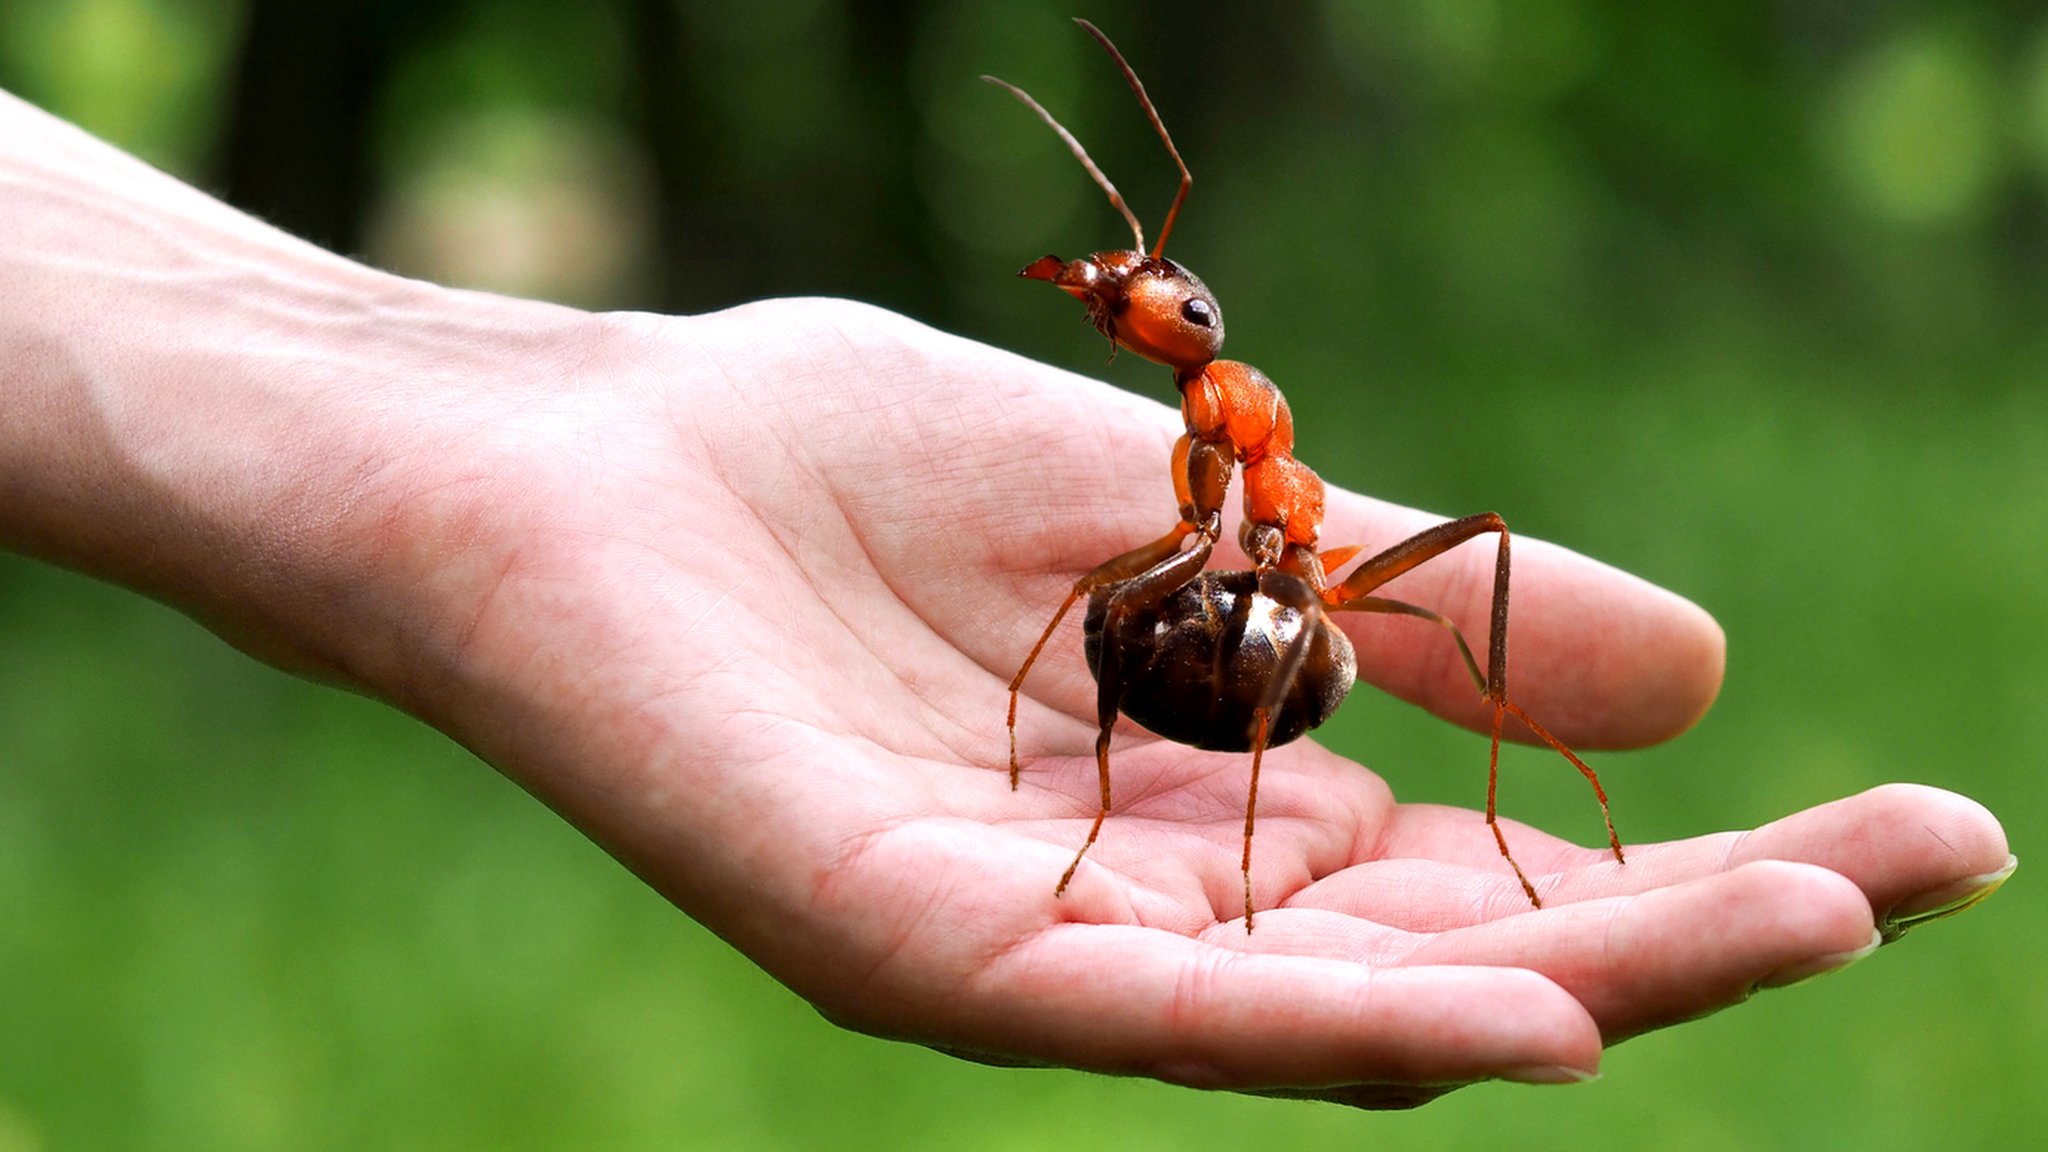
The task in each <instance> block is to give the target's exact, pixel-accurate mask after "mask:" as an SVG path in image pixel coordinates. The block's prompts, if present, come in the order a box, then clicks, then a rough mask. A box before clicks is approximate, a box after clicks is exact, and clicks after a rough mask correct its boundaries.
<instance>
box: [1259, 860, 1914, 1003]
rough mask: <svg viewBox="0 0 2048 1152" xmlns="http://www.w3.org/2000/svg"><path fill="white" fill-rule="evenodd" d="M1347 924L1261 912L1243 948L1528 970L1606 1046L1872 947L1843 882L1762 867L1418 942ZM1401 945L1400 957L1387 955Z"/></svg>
mask: <svg viewBox="0 0 2048 1152" xmlns="http://www.w3.org/2000/svg"><path fill="white" fill-rule="evenodd" d="M1347 919H1348V918H1346V917H1341V916H1337V915H1333V914H1331V913H1328V912H1292V913H1290V912H1288V911H1275V912H1272V913H1269V914H1266V915H1263V916H1261V917H1260V919H1259V931H1258V933H1257V936H1256V937H1255V941H1256V942H1255V944H1254V946H1255V947H1258V948H1261V949H1268V950H1275V951H1282V952H1292V951H1294V950H1296V949H1304V950H1313V951H1314V952H1315V953H1316V954H1318V955H1324V956H1349V957H1351V958H1353V959H1356V960H1359V961H1361V962H1366V963H1375V964H1388V963H1401V964H1424V965H1442V964H1479V965H1485V966H1489V967H1503V966H1507V967H1521V968H1528V969H1530V970H1532V971H1535V972H1540V973H1542V974H1543V975H1544V976H1546V977H1548V978H1549V979H1551V980H1552V981H1555V982H1556V983H1557V985H1558V986H1559V987H1561V988H1563V989H1564V990H1565V991H1567V992H1569V993H1571V995H1572V996H1573V998H1574V999H1576V1000H1577V1001H1578V1002H1579V1003H1580V1004H1582V1005H1584V1007H1585V1008H1586V1010H1587V1011H1588V1012H1590V1013H1591V1014H1592V1016H1593V1018H1594V1019H1595V1020H1597V1021H1598V1022H1599V1024H1600V1030H1601V1034H1602V1036H1603V1038H1604V1039H1605V1040H1606V1042H1608V1043H1613V1042H1615V1041H1616V1040H1619V1039H1623V1038H1625V1037H1628V1036H1632V1035H1635V1034H1636V1033H1639V1032H1643V1031H1646V1030H1648V1029H1651V1028H1657V1027H1662V1026H1664V1025H1666V1024H1673V1023H1677V1022H1679V1021H1683V1020H1688V1019H1691V1018H1693V1017H1696V1016H1699V1015H1701V1014H1702V1013H1705V1012H1710V1011H1713V1010H1715V1009H1718V1008H1723V1007H1726V1006H1727V1005H1729V1004H1734V1003H1737V1002H1739V1001H1741V1000H1743V999H1745V998H1746V997H1748V996H1749V994H1750V993H1751V992H1753V991H1754V990H1756V989H1757V988H1760V987H1777V986H1781V985H1783V984H1787V983H1791V982H1793V981H1795V980H1798V979H1803V978H1805V977H1807V976H1811V975H1814V974H1817V973H1818V972H1822V971H1829V970H1832V969H1834V968H1838V967H1841V966H1842V965H1844V964H1847V963H1850V962H1851V961H1853V960H1855V959H1857V958H1859V957H1860V956H1862V955H1865V954H1867V952H1868V951H1869V950H1870V949H1871V948H1874V947H1875V946H1876V940H1875V938H1874V930H1873V928H1872V926H1871V912H1870V905H1869V903H1868V902H1867V901H1866V900H1865V899H1864V897H1863V893H1862V891H1861V890H1860V889H1859V888H1857V887H1856V885H1855V884H1854V883H1852V882H1850V881H1849V880H1848V879H1847V878H1845V877H1843V876H1840V875H1838V874H1836V873H1834V872H1830V871H1828V870H1827V869H1824V868H1818V867H1815V866H1813V865H1810V864H1792V863H1787V862H1784V861H1775V860H1772V861H1758V862H1755V863H1751V864H1746V865H1743V866H1742V867H1740V868H1737V869H1735V870H1733V871H1730V872H1726V873H1720V874H1716V875H1711V876H1706V877H1703V878H1700V879H1696V880H1693V881H1690V882H1688V883H1684V884H1679V885H1676V886H1673V887H1668V888H1657V889H1652V890H1650V891H1647V892H1643V893H1640V894H1637V895H1632V896H1619V897H1610V898H1606V899H1600V900H1589V901H1584V902H1582V903H1577V904H1566V905H1553V906H1549V907H1546V908H1545V909H1544V910H1543V911H1541V912H1531V913H1530V914H1528V915H1519V916H1508V917H1503V918H1501V919H1497V920H1491V921H1488V922H1484V923H1478V924H1474V925H1472V926H1469V927H1464V928H1457V929H1452V930H1450V931H1446V932H1441V933H1436V934H1429V935H1421V934H1417V935H1403V934H1396V933H1391V932H1389V931H1388V930H1387V929H1385V928H1383V927H1381V926H1379V925H1376V924H1370V923H1367V922H1365V921H1361V920H1349V923H1348V925H1347V923H1346V921H1347ZM1410 944H1412V945H1413V947H1412V950H1411V951H1408V952H1407V954H1406V956H1405V957H1401V956H1396V955H1392V954H1391V953H1392V952H1395V951H1399V950H1401V949H1404V948H1407V947H1409V945H1410Z"/></svg>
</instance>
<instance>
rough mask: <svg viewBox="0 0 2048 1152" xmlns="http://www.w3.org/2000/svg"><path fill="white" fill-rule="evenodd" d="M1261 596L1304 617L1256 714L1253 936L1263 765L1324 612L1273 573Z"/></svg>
mask: <svg viewBox="0 0 2048 1152" xmlns="http://www.w3.org/2000/svg"><path fill="white" fill-rule="evenodd" d="M1259 592H1260V593H1261V594H1262V595H1264V596H1266V597H1268V598H1270V599H1272V600H1275V601H1278V602H1279V603H1281V604H1283V605H1285V606H1287V607H1289V608H1292V609H1294V610H1295V611H1296V612H1299V613H1300V614H1301V630H1300V631H1299V632H1297V633H1295V636H1294V639H1293V640H1292V641H1290V642H1289V643H1288V645H1287V651H1286V652H1285V653H1284V654H1283V655H1282V656H1281V657H1280V662H1279V663H1278V664H1276V665H1275V666H1274V673H1273V678H1272V679H1271V680H1270V681H1269V682H1268V683H1267V685H1266V697H1265V699H1263V700H1261V701H1259V706H1258V707H1257V708H1256V709H1254V710H1253V711H1252V784H1251V789H1250V791H1249V792H1248V793H1247V794H1246V796H1245V801H1244V856H1243V858H1242V859H1241V860H1240V861H1239V863H1238V868H1239V870H1240V871H1242V872H1243V873H1244V933H1245V935H1247V936H1249V935H1251V933H1252V824H1253V822H1254V820H1255V819H1256V817H1257V816H1258V811H1259V763H1260V761H1261V760H1262V759H1264V757H1265V753H1266V739H1267V737H1268V736H1269V735H1270V734H1271V733H1272V731H1273V721H1274V720H1275V719H1277V718H1278V717H1279V715H1280V709H1281V707H1282V706H1283V705H1284V704H1285V703H1286V701H1287V694H1288V693H1289V692H1291V691H1293V689H1294V678H1295V677H1296V676H1297V675H1299V674H1300V672H1301V666H1302V663H1303V662H1304V661H1305V660H1307V659H1308V650H1309V644H1310V642H1311V641H1312V640H1313V639H1314V638H1315V621H1316V618H1317V615H1316V614H1317V613H1320V612H1321V611H1322V602H1321V600H1320V599H1319V598H1318V597H1317V596H1316V594H1315V592H1314V590H1313V589H1311V588H1310V587H1309V586H1308V585H1307V584H1305V583H1303V582H1302V581H1300V580H1291V579H1290V580H1277V579H1274V578H1273V576H1272V574H1271V573H1269V572H1261V573H1259Z"/></svg>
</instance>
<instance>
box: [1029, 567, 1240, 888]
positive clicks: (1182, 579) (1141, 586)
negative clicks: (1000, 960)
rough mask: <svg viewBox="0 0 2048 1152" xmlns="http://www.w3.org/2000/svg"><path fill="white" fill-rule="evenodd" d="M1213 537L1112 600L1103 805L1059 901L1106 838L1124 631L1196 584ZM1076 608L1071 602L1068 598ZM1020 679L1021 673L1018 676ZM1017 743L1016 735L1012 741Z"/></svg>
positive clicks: (1099, 689)
mask: <svg viewBox="0 0 2048 1152" xmlns="http://www.w3.org/2000/svg"><path fill="white" fill-rule="evenodd" d="M1214 539H1215V538H1214V536H1212V535H1210V534H1209V533H1206V532H1205V533H1203V534H1201V535H1199V536H1197V537H1195V546H1194V547H1193V548H1190V549H1188V550H1187V551H1185V552H1178V553H1175V554H1173V555H1170V556H1168V557H1166V558H1165V559H1164V560H1161V561H1160V562H1158V563H1157V564H1154V565H1153V566H1152V567H1151V568H1149V569H1147V570H1146V571H1144V572H1141V573H1139V574H1138V575H1136V576H1133V577H1130V578H1129V579H1128V580H1125V581H1124V586H1123V587H1121V588H1119V589H1117V590H1116V592H1115V594H1114V595H1113V596H1112V597H1111V598H1110V601H1109V607H1108V609H1107V610H1106V611H1105V612H1104V613H1103V617H1102V652H1101V655H1100V657H1099V658H1098V659H1097V661H1096V672H1095V718H1096V723H1097V725H1098V727H1097V731H1096V735H1095V773H1096V777H1097V779H1098V780H1099V781H1100V784H1101V789H1102V796H1101V799H1102V804H1101V806H1100V807H1098V808H1097V809H1096V811H1095V822H1094V823H1093V824H1091V825H1089V826H1088V839H1086V840H1084V841H1082V843H1081V850H1080V851H1078V852H1076V853H1074V862H1073V863H1072V864H1069V865H1067V870H1066V872H1065V873H1064V874H1062V875H1061V876H1060V882H1059V885H1058V886H1057V887H1055V888H1054V889H1053V890H1052V894H1053V895H1054V896H1058V895H1059V894H1060V893H1062V892H1065V891H1066V890H1067V884H1068V882H1069V881H1071V880H1073V878H1074V872H1075V871H1076V870H1077V869H1079V868H1080V867H1081V858H1082V857H1083V856H1086V855H1087V854H1088V849H1090V848H1092V847H1094V846H1095V838H1096V837H1097V836H1100V835H1101V834H1102V822H1103V821H1104V820H1105V819H1108V817H1109V804H1110V799H1109V736H1110V730H1111V729H1112V728H1114V727H1116V715H1117V711H1118V710H1119V708H1120V706H1121V705H1122V703H1123V698H1124V667H1123V663H1124V662H1123V629H1124V622H1125V621H1126V620H1128V619H1130V618H1131V614H1132V613H1133V612H1135V611H1137V610H1139V609H1143V608H1149V607H1151V606H1153V605H1155V604H1158V603H1159V602H1160V601H1162V600H1164V599H1166V598H1167V597H1168V596H1171V595H1172V594H1173V593H1174V592H1176V591H1178V590H1179V589H1181V588H1182V587H1184V586H1185V585H1186V584H1187V583H1188V581H1190V580H1193V579H1194V578H1195V577H1196V576H1197V575H1199V574H1200V573H1201V571H1202V568H1203V566H1205V565H1206V564H1208V562H1209V552H1210V549H1211V547H1212V546H1213V543H1212V542H1213V541H1214ZM1069 602H1070V603H1071V598H1070V599H1069ZM1018 675H1019V676H1020V678H1021V676H1022V673H1019V674H1018ZM1012 738H1013V739H1014V735H1013V737H1012Z"/></svg>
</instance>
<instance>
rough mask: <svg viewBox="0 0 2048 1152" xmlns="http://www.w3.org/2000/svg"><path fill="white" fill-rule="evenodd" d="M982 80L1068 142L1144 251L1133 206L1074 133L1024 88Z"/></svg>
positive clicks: (992, 79)
mask: <svg viewBox="0 0 2048 1152" xmlns="http://www.w3.org/2000/svg"><path fill="white" fill-rule="evenodd" d="M1112 51H1114V49H1112ZM982 79H983V80H986V81H988V82H989V83H991V84H993V85H995V86H996V87H998V88H1004V89H1008V90H1009V93H1010V95H1012V96H1015V97H1016V98H1017V99H1019V100H1022V101H1023V102H1024V106H1025V107H1026V108H1029V109H1031V110H1032V111H1033V112H1036V113H1038V118H1039V119H1040V120H1043V121H1045V122H1046V124H1047V125H1048V126H1050V127H1051V128H1052V130H1053V131H1055V132H1057V133H1059V134H1060V139H1062V140H1064V141H1066V142H1067V150H1068V151H1069V152H1072V153H1073V154H1074V159H1076V160H1079V161H1080V162H1081V167H1083V168H1086V169H1087V170H1088V174H1089V175H1090V176H1093V177H1095V182H1096V183H1097V184H1099V185H1101V186H1102V190H1103V191H1104V192H1107V193H1109V202H1110V203H1111V204H1113V205H1115V206H1116V210H1117V211H1119V212H1121V213H1123V214H1124V220H1125V222H1126V223H1128V224H1130V226H1131V235H1132V236H1133V237H1135V238H1136V239H1137V241H1138V243H1137V248H1138V250H1139V251H1140V252H1142V251H1144V250H1145V229H1144V227H1143V226H1141V225H1140V224H1139V223H1138V218H1137V217H1136V216H1134V215H1132V214H1131V206H1130V205H1128V204H1126V203H1124V198H1123V196H1122V194H1121V193H1119V192H1118V191H1117V190H1116V185H1114V184H1111V183H1110V182H1109V177H1107V176H1104V175H1103V174H1102V169H1100V168H1097V167H1096V166H1095V161H1093V160H1090V159H1089V158H1088V150H1087V149H1086V148H1083V147H1081V142H1080V141H1079V140H1076V139H1074V134H1073V133H1072V132H1069V131H1067V130H1066V129H1065V128H1063V127H1061V126H1060V122H1059V121H1057V120H1055V119H1053V118H1052V113H1050V112H1047V111H1046V110H1045V109H1044V108H1042V107H1040V106H1039V103H1038V101H1036V100H1033V99H1032V98H1031V94H1030V93H1029V92H1026V91H1024V90H1023V89H1022V88H1019V87H1017V86H1016V85H1015V84H1012V83H1010V82H1009V81H1008V80H1003V79H1000V78H998V77H995V76H983V77H982Z"/></svg>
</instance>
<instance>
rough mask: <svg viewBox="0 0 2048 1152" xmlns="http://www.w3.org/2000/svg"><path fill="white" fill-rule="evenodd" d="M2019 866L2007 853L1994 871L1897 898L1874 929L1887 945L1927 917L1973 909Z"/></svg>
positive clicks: (1937, 918) (1934, 918)
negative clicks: (1881, 934) (1909, 897)
mask: <svg viewBox="0 0 2048 1152" xmlns="http://www.w3.org/2000/svg"><path fill="white" fill-rule="evenodd" d="M2019 866H2020V858H2019V857H2017V856H2007V857H2006V858H2005V866H2004V867H2003V868H2000V869H1998V870H1997V871H1995V872H1985V873H1983V874H1981V875H1977V876H1965V877H1963V878H1962V879H1961V880H1958V881H1956V882H1955V883H1953V884H1945V885H1943V886H1941V887H1940V888H1936V889H1935V890H1934V891H1932V892H1923V893H1921V894H1920V895H1918V896H1915V897H1912V898H1911V899H1909V900H1903V901H1900V902H1899V904H1898V906H1897V907H1895V908H1893V909H1892V910H1891V911H1890V912H1888V913H1886V914H1885V918H1884V920H1883V922H1882V923H1880V924H1879V925H1878V930H1879V931H1881V932H1883V933H1884V940H1885V943H1887V944H1889V943H1891V942H1892V941H1894V940H1897V939H1898V938H1899V937H1901V936H1904V935H1905V934H1906V933H1907V932H1908V931H1909V930H1911V929H1913V928H1916V927H1919V926H1920V925H1922V924H1925V923H1927V922H1928V921H1929V920H1939V919H1941V918H1942V917H1944V916H1953V915H1955V914H1956V913H1958V912H1961V911H1964V910H1965V909H1968V908H1973V907H1975V906H1976V905H1977V904H1979V903H1981V902H1982V901H1983V899H1984V898H1985V897H1986V896H1989V895H1991V894H1992V893H1993V892H1996V891H1998V886H1999V885H2001V884H2003V883H2005V881H2006V878H2007V877H2009V876H2011V875H2012V874H2013V870H2014V869H2015V868H2018V867H2019Z"/></svg>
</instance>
